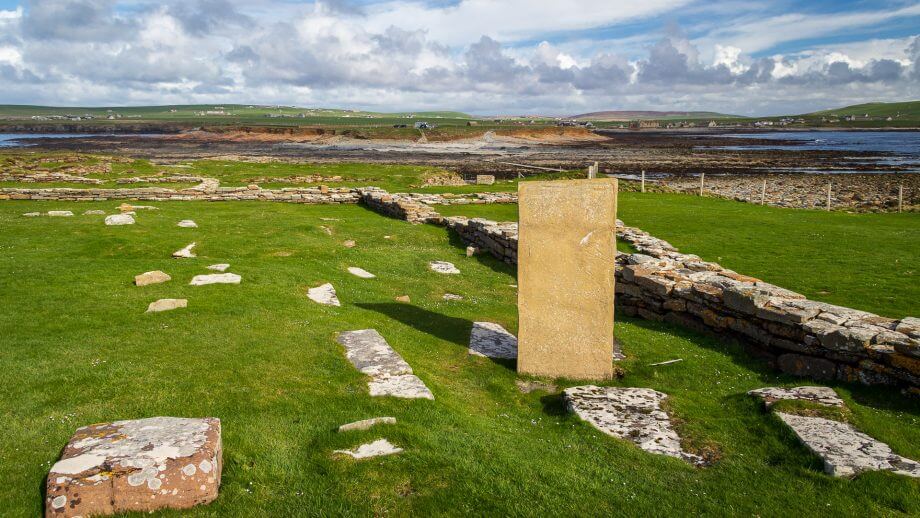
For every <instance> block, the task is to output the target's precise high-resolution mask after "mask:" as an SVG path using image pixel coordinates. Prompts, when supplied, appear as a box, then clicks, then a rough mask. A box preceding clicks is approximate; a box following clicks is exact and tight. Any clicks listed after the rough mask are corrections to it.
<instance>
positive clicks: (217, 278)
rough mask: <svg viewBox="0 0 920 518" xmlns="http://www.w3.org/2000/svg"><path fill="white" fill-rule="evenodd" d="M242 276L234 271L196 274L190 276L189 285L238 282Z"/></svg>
mask: <svg viewBox="0 0 920 518" xmlns="http://www.w3.org/2000/svg"><path fill="white" fill-rule="evenodd" d="M241 280H243V278H242V277H240V276H239V275H237V274H235V273H212V274H209V275H196V276H194V277H192V282H190V283H189V285H191V286H206V285H208V284H239V283H240V281H241Z"/></svg>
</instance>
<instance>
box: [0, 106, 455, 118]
mask: <svg viewBox="0 0 920 518" xmlns="http://www.w3.org/2000/svg"><path fill="white" fill-rule="evenodd" d="M301 114H303V115H304V117H305V118H311V117H325V118H329V117H341V118H394V117H397V118H409V116H410V115H411V116H412V117H430V118H443V119H471V118H472V116H470V115H468V114H466V113H461V112H454V111H430V112H428V111H422V112H400V113H381V112H369V111H360V110H340V109H331V108H302V107H297V106H277V105H256V104H184V105H164V106H103V107H85V106H29V105H0V117H25V118H31V117H42V116H66V115H71V116H83V115H91V116H93V117H95V118H106V117H110V116H111V117H119V116H120V118H122V119H124V118H129V119H142V120H176V119H187V118H193V117H209V118H210V117H227V118H240V119H248V118H254V117H269V116H275V117H297V116H300V115H301Z"/></svg>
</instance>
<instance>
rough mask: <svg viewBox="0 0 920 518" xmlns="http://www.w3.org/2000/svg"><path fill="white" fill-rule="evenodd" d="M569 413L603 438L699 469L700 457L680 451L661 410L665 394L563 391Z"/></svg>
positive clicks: (589, 388)
mask: <svg viewBox="0 0 920 518" xmlns="http://www.w3.org/2000/svg"><path fill="white" fill-rule="evenodd" d="M563 397H564V399H565V402H566V406H567V407H568V409H569V411H571V412H574V413H575V414H576V415H578V417H580V418H581V419H583V420H585V421H587V422H589V423H591V425H593V426H594V427H595V428H597V429H598V430H600V431H602V432H604V433H605V434H607V435H612V436H613V437H617V438H619V439H626V440H628V441H632V442H634V443H636V444H637V445H639V447H640V448H642V449H643V450H645V451H648V452H651V453H657V454H660V455H667V456H669V457H676V458H678V459H683V460H685V461H687V462H689V463H691V464H694V465H702V464H704V461H703V459H702V457H700V456H698V455H694V454H692V453H687V452H685V451H683V450H682V449H681V447H680V437H679V436H678V435H677V432H675V431H674V429H673V428H672V427H671V420H670V418H669V417H668V414H667V413H666V412H665V411H664V410H662V409H661V403H662V402H663V401H664V400H665V399H667V397H668V396H667V394H663V393H661V392H658V391H657V390H652V389H650V388H634V387H597V386H594V385H584V386H581V387H571V388H567V389H565V390H564V391H563Z"/></svg>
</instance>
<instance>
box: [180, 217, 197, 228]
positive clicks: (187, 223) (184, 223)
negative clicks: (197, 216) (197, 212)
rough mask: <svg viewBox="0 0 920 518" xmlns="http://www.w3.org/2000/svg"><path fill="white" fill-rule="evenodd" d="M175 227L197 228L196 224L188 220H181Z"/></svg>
mask: <svg viewBox="0 0 920 518" xmlns="http://www.w3.org/2000/svg"><path fill="white" fill-rule="evenodd" d="M176 226H178V227H182V228H198V224H197V223H195V222H194V221H192V220H190V219H183V220H182V221H180V222H179V223H177V224H176Z"/></svg>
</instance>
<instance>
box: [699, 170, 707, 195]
mask: <svg viewBox="0 0 920 518" xmlns="http://www.w3.org/2000/svg"><path fill="white" fill-rule="evenodd" d="M705 183H706V173H700V196H702V195H703V185H704V184H705Z"/></svg>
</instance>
